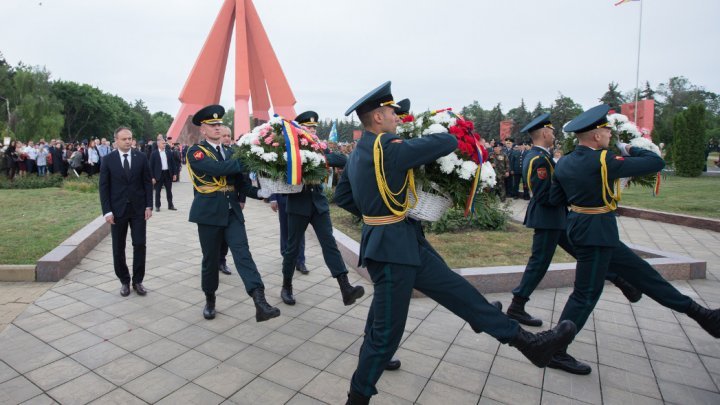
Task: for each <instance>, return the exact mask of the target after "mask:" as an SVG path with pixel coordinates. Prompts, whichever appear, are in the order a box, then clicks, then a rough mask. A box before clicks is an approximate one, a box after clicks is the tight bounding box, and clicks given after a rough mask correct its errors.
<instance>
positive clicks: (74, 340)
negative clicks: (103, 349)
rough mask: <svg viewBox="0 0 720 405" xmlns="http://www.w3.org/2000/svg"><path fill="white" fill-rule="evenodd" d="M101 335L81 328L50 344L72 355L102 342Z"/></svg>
mask: <svg viewBox="0 0 720 405" xmlns="http://www.w3.org/2000/svg"><path fill="white" fill-rule="evenodd" d="M102 341H103V339H102V338H101V337H98V336H95V335H93V334H92V333H90V332H88V331H85V330H81V331H80V332H77V333H73V334H72V335H69V336H65V337H64V338H62V339H58V340H55V341H52V342H50V345H51V346H52V347H54V348H56V349H58V350H60V351H61V352H63V353H65V354H67V355H70V354H73V353H76V352H79V351H80V350H84V349H87V348H88V347H90V346H95V345H96V344H98V343H100V342H102Z"/></svg>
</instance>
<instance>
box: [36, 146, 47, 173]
mask: <svg viewBox="0 0 720 405" xmlns="http://www.w3.org/2000/svg"><path fill="white" fill-rule="evenodd" d="M48 155H50V152H48V150H47V149H45V147H44V146H42V145H41V146H39V147H38V149H37V161H36V162H37V170H38V176H40V177H43V176H45V175H46V174H47V158H48Z"/></svg>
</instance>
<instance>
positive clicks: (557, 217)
mask: <svg viewBox="0 0 720 405" xmlns="http://www.w3.org/2000/svg"><path fill="white" fill-rule="evenodd" d="M554 170H555V162H554V161H553V159H552V156H550V154H549V153H548V152H546V151H545V150H544V149H542V148H539V147H537V146H533V147H532V149H530V150H529V151H528V152H527V153H526V154H525V161H524V162H523V180H524V181H525V182H526V183H527V184H528V186H529V187H530V190H532V198H530V203H528V207H527V211H525V221H523V223H524V224H525V226H527V227H528V228H535V229H556V230H565V225H566V223H565V220H566V219H567V208H566V207H565V206H564V205H559V206H558V205H552V204H550V201H549V200H550V184H552V175H553V173H554Z"/></svg>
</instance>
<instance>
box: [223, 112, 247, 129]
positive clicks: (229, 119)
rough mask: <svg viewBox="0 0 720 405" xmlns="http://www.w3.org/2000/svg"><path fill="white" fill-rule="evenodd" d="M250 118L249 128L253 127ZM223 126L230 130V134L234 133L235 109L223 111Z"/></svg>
mask: <svg viewBox="0 0 720 405" xmlns="http://www.w3.org/2000/svg"><path fill="white" fill-rule="evenodd" d="M252 121H253V120H252V117H250V122H251V124H250V128H252V127H253V125H252ZM223 125H225V126H227V127H229V128H230V130H231V131H232V133H235V109H234V108H231V109H229V110H227V111H225V115H223Z"/></svg>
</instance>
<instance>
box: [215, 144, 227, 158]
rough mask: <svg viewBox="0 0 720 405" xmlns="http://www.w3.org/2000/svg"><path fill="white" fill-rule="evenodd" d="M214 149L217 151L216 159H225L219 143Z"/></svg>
mask: <svg viewBox="0 0 720 405" xmlns="http://www.w3.org/2000/svg"><path fill="white" fill-rule="evenodd" d="M215 149H217V152H218V160H225V159H224V158H223V155H222V151H221V150H220V145H218V146H216V147H215Z"/></svg>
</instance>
